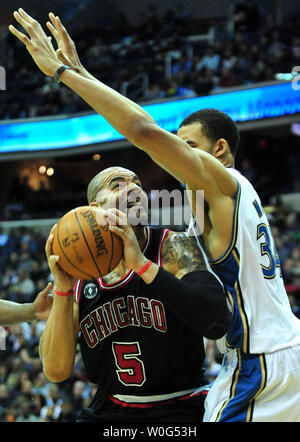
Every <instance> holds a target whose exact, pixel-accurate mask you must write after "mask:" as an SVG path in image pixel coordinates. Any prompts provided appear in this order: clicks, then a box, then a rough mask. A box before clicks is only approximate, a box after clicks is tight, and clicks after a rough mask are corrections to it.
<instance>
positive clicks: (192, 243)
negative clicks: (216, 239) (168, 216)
mask: <svg viewBox="0 0 300 442" xmlns="http://www.w3.org/2000/svg"><path fill="white" fill-rule="evenodd" d="M162 257H163V263H164V265H165V264H166V265H171V264H173V265H175V264H176V265H177V266H179V268H180V269H182V268H189V269H191V266H192V267H193V269H195V268H198V269H200V268H201V269H202V267H204V259H203V255H202V252H201V250H200V248H199V245H198V243H197V240H196V238H195V236H193V235H190V234H189V233H188V232H175V231H172V230H170V231H169V234H168V236H167V238H166V240H165V242H164V246H163V249H162ZM195 264H197V265H195ZM205 268H206V267H205ZM190 271H191V270H190Z"/></svg>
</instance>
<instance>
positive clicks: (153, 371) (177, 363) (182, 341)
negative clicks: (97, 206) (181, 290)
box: [75, 227, 205, 396]
mask: <svg viewBox="0 0 300 442" xmlns="http://www.w3.org/2000/svg"><path fill="white" fill-rule="evenodd" d="M145 229H146V238H147V241H146V245H145V246H144V249H143V253H144V255H145V256H146V257H147V258H148V259H151V260H152V261H153V262H156V263H157V264H159V265H162V255H161V250H162V245H163V242H164V239H165V238H166V237H167V235H168V232H169V231H168V230H167V229H152V228H150V227H146V228H145ZM160 290H161V291H162V292H164V293H165V292H168V290H169V289H168V287H160ZM168 296H172V293H168ZM75 300H76V302H78V304H79V322H80V334H79V342H80V348H81V354H82V359H83V362H84V364H85V367H86V371H87V374H88V378H89V380H90V381H91V382H93V383H95V384H98V385H99V387H100V388H101V391H102V392H103V394H109V395H136V396H139V395H141V396H151V395H164V394H167V393H173V392H180V391H185V390H188V389H193V388H197V387H200V386H201V385H204V383H205V382H204V377H203V368H202V364H203V359H204V348H203V337H202V335H201V334H200V333H198V332H197V331H195V330H194V329H193V330H192V329H190V328H189V327H188V326H186V325H184V323H183V322H182V321H181V312H180V309H179V311H178V314H176V315H175V314H174V312H171V311H170V310H169V309H168V305H167V304H166V303H165V302H162V301H161V300H160V293H159V292H158V291H156V293H153V289H152V288H151V284H149V285H147V284H146V283H145V282H144V281H143V280H142V279H141V278H140V277H139V276H138V275H136V273H135V272H134V271H133V270H132V271H130V272H129V273H128V274H127V275H126V276H125V277H124V278H123V279H122V280H121V281H118V282H116V283H114V284H105V283H103V281H102V279H101V278H99V279H93V280H90V281H78V282H77V283H76V285H75Z"/></svg>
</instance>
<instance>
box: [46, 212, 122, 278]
mask: <svg viewBox="0 0 300 442" xmlns="http://www.w3.org/2000/svg"><path fill="white" fill-rule="evenodd" d="M104 214H105V211H104V210H102V209H100V208H98V207H93V206H83V207H77V208H76V209H73V210H71V211H70V212H68V213H66V214H65V215H64V216H63V217H62V218H61V219H60V220H59V222H58V224H57V226H56V228H55V230H54V239H53V245H52V247H53V254H54V255H59V262H58V264H59V265H60V267H61V268H62V269H63V270H64V271H65V272H67V273H69V274H70V275H72V276H74V277H75V278H78V279H93V278H99V276H104V275H107V274H108V273H110V272H111V271H112V270H113V269H114V268H115V267H116V266H117V265H118V264H119V262H120V260H121V258H122V256H123V243H122V240H121V238H119V237H118V236H117V235H116V234H114V233H112V232H111V231H110V230H109V227H108V224H107V223H106V221H105V219H104Z"/></svg>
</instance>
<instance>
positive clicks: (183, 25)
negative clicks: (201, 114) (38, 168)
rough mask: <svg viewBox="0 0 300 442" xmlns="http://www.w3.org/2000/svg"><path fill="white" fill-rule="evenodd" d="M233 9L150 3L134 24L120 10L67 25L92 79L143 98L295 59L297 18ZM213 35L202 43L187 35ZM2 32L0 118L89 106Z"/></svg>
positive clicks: (269, 76) (266, 71)
mask: <svg viewBox="0 0 300 442" xmlns="http://www.w3.org/2000/svg"><path fill="white" fill-rule="evenodd" d="M230 11H231V12H230V14H229V17H223V18H222V17H221V18H216V19H203V18H202V19H200V18H197V17H194V16H193V15H191V14H190V12H189V11H188V10H187V9H186V8H185V7H184V6H183V5H182V4H179V5H174V9H167V10H166V11H165V12H164V13H162V14H160V15H159V14H158V12H157V9H156V7H155V6H150V7H148V8H145V10H144V12H141V13H140V15H139V16H138V18H137V19H136V20H135V22H133V23H132V22H129V20H128V18H127V17H126V16H125V14H122V13H119V14H116V15H112V16H111V18H110V20H107V19H106V20H103V22H99V23H97V25H93V27H92V28H89V27H84V26H80V27H79V28H74V29H73V28H72V27H71V29H72V32H71V34H72V38H73V39H74V41H75V42H76V45H77V49H78V53H79V56H80V58H81V60H82V63H83V65H84V66H85V67H86V68H87V69H88V70H89V71H90V72H91V73H92V74H93V75H94V76H95V77H96V78H98V79H100V80H101V81H103V82H104V83H106V84H108V85H109V86H111V87H113V88H114V89H116V90H118V91H121V92H122V93H124V94H125V95H127V96H129V97H130V98H132V99H134V100H139V101H144V102H145V101H149V100H156V99H161V98H170V97H193V96H196V95H204V94H208V93H209V92H213V91H216V90H220V89H223V88H228V87H233V86H238V85H245V84H253V83H257V82H260V81H272V80H274V78H275V75H276V74H277V73H280V72H291V69H292V67H293V66H297V65H299V64H300V30H299V29H300V27H299V15H298V16H293V17H291V18H290V19H289V20H287V21H284V22H283V23H279V22H278V21H277V18H276V17H275V14H271V13H268V11H264V10H263V9H262V6H261V4H260V3H259V2H255V1H253V2H249V1H245V2H242V1H241V2H238V3H237V4H236V5H235V6H232V8H231V10H230ZM47 32H48V30H47ZM210 32H213V34H211V35H212V38H208V39H207V40H202V41H201V40H197V38H196V39H190V38H189V36H195V35H196V36H197V35H198V36H199V35H210ZM2 33H3V35H2V44H3V48H4V53H5V54H6V60H5V66H6V70H7V91H6V92H5V93H2V94H1V96H0V100H1V106H0V119H13V118H27V117H37V116H45V115H55V114H70V113H71V114H72V113H76V112H82V111H88V110H90V108H89V107H88V106H87V105H86V104H85V103H84V102H83V101H82V100H81V99H80V98H78V97H77V96H76V95H75V94H74V93H73V92H72V91H70V90H69V89H68V88H65V87H59V86H57V85H55V84H54V83H53V81H52V79H51V78H50V77H45V76H44V75H43V74H41V73H40V71H39V70H38V69H37V68H36V66H34V64H33V62H32V59H31V57H30V56H29V55H28V54H27V53H26V51H24V48H23V47H22V44H21V43H20V42H19V41H18V40H17V39H16V38H15V37H14V36H12V35H10V33H9V32H8V31H7V28H6V29H4V30H3V31H2ZM170 59H171V65H169V64H168V60H170ZM139 74H140V75H139ZM143 78H144V79H145V78H147V80H146V83H143ZM141 86H143V87H141Z"/></svg>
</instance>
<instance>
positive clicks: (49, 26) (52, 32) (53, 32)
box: [46, 21, 59, 41]
mask: <svg viewBox="0 0 300 442" xmlns="http://www.w3.org/2000/svg"><path fill="white" fill-rule="evenodd" d="M46 26H47V28H48V29H49V31H50V32H51V34H52V35H53V37H54V38H55V40H56V41H57V39H58V37H59V34H58V32H57V30H56V29H55V27H54V26H53V24H52V23H50V22H49V21H47V23H46Z"/></svg>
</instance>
